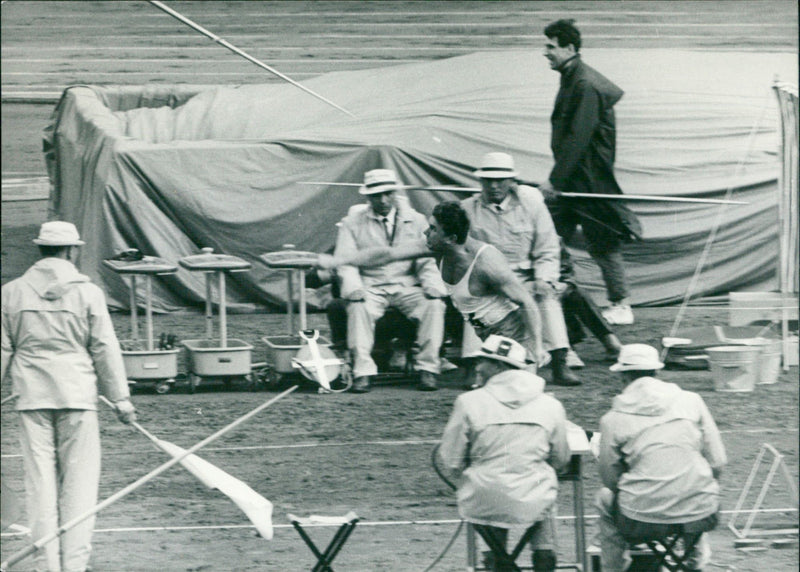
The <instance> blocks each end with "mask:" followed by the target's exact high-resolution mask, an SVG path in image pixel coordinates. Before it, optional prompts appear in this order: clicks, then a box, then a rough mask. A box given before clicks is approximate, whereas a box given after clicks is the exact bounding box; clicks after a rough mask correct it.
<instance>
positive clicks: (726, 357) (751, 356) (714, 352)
mask: <svg viewBox="0 0 800 572" xmlns="http://www.w3.org/2000/svg"><path fill="white" fill-rule="evenodd" d="M706 353H707V354H708V358H709V362H710V364H711V375H712V377H713V378H714V389H715V390H716V391H726V392H749V391H753V390H754V389H755V385H756V379H757V378H758V374H757V371H756V367H757V365H758V355H759V353H761V348H760V347H758V346H717V347H712V348H706Z"/></svg>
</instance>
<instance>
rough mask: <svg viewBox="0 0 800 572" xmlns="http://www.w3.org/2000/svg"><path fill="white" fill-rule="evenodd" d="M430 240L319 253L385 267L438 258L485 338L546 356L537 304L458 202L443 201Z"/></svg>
mask: <svg viewBox="0 0 800 572" xmlns="http://www.w3.org/2000/svg"><path fill="white" fill-rule="evenodd" d="M428 225H429V226H428V230H427V231H426V233H425V235H426V240H420V241H416V242H408V243H405V244H399V245H397V246H394V247H381V246H377V247H372V248H366V249H363V250H360V251H359V252H356V253H352V254H350V255H348V256H342V255H341V254H337V255H335V256H330V255H326V254H321V255H319V261H318V265H319V266H320V267H322V268H334V267H337V266H341V265H352V266H359V267H371V266H380V265H382V264H387V263H390V262H393V261H397V260H408V259H413V258H420V257H426V256H435V257H436V258H438V259H439V261H440V271H441V276H442V278H443V279H444V283H445V286H446V287H447V291H448V294H449V295H450V299H451V301H452V302H453V305H454V306H455V307H456V309H457V310H458V311H459V312H461V314H462V315H463V316H464V319H465V320H468V321H469V322H470V323H471V324H472V326H473V327H474V328H475V331H476V333H477V334H478V336H479V337H480V338H481V339H486V337H488V336H489V335H491V334H499V335H503V336H506V337H509V338H512V339H514V340H516V341H517V342H519V343H521V344H522V345H523V346H525V347H526V349H527V350H528V352H529V353H530V355H531V356H536V361H537V363H540V360H542V359H544V357H545V354H544V350H543V349H542V342H541V323H540V317H539V311H538V309H537V307H536V302H535V301H534V300H533V297H532V296H531V295H530V293H529V292H528V290H527V289H526V288H525V287H524V286H523V285H522V283H521V282H520V281H519V280H518V279H517V277H516V276H515V274H514V271H513V270H512V269H511V267H509V265H508V262H506V260H505V258H504V257H503V254H502V253H501V252H500V251H499V250H497V248H495V247H493V246H492V245H490V244H486V243H483V242H481V241H479V240H476V239H474V238H472V237H471V236H469V227H470V221H469V218H468V217H467V215H466V212H465V211H464V209H463V208H462V206H461V205H460V204H459V203H458V202H456V201H450V202H445V203H440V204H438V205H436V207H435V208H434V210H433V216H431V217H430V218H429V219H428Z"/></svg>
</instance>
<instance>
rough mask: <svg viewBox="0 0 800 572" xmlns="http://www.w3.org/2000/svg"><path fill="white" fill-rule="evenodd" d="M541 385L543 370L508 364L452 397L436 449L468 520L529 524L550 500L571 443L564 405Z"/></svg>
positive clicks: (538, 517) (508, 525)
mask: <svg viewBox="0 0 800 572" xmlns="http://www.w3.org/2000/svg"><path fill="white" fill-rule="evenodd" d="M543 390H544V380H543V379H542V378H541V377H538V376H537V375H534V374H532V373H529V372H526V371H522V370H509V371H505V372H502V373H499V374H497V375H495V376H493V377H492V378H491V379H489V381H488V382H487V383H486V385H484V386H483V387H482V388H480V389H477V390H474V391H468V392H466V393H463V394H461V395H459V396H458V398H456V402H455V405H454V407H453V412H452V414H451V415H450V419H449V421H448V422H447V426H446V427H445V429H444V434H443V435H442V441H441V445H440V447H439V456H440V459H441V464H442V467H444V468H445V470H446V471H447V472H448V473H449V474H450V476H452V477H454V478H456V479H457V480H458V483H457V484H458V493H457V498H458V511H459V513H460V514H461V516H462V518H464V519H465V520H467V521H469V522H472V523H475V524H485V525H490V526H498V527H501V528H511V527H514V526H530V525H531V524H533V523H534V522H537V521H539V520H542V518H544V515H545V512H546V511H547V510H548V509H549V508H550V507H551V506H552V505H553V503H554V502H555V500H556V493H557V491H558V478H557V476H556V470H558V469H560V468H562V467H563V466H565V465H566V464H567V463H568V462H569V459H570V450H569V445H568V444H567V428H566V414H565V412H564V407H563V406H562V405H561V403H560V402H559V401H558V400H557V399H555V398H554V397H552V396H550V395H546V394H544V392H543Z"/></svg>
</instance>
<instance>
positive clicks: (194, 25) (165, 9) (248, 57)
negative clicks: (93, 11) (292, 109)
mask: <svg viewBox="0 0 800 572" xmlns="http://www.w3.org/2000/svg"><path fill="white" fill-rule="evenodd" d="M148 2H150V4H152V5H153V6H155V7H156V8H158V9H159V10H161V11H163V12H166V13H167V14H169V15H170V16H172V17H173V18H176V19H177V20H180V21H181V22H183V23H184V24H186V25H187V26H189V27H190V28H193V29H195V30H197V31H198V32H200V33H201V34H203V35H204V36H206V37H208V38H210V39H212V40H214V41H215V42H216V43H218V44H219V45H220V46H223V47H225V48H228V49H229V50H231V51H232V52H234V53H235V54H238V55H240V56H242V57H243V58H244V59H246V60H248V61H250V62H252V63H254V64H256V65H257V66H258V67H260V68H262V69H265V70H267V71H268V72H270V73H273V74H275V75H276V76H278V77H279V78H281V79H282V80H284V81H287V82H289V83H290V84H292V85H293V86H295V87H299V88H300V89H302V90H303V91H305V92H306V93H308V94H309V95H313V96H314V97H316V98H317V99H319V100H320V101H324V102H325V103H327V104H328V105H330V106H332V107H335V108H336V109H338V110H339V111H341V112H342V113H346V114H347V115H349V116H350V117H353V118H354V117H355V115H353V114H352V113H350V112H349V111H347V110H346V109H345V108H344V107H342V106H340V105H337V104H335V103H334V102H332V101H331V100H330V99H327V98H325V97H323V96H321V95H320V94H318V93H316V92H314V91H312V90H310V89H309V88H307V87H305V86H304V85H302V84H300V83H298V82H296V81H295V80H293V79H292V78H290V77H289V76H287V75H284V74H282V73H281V72H279V71H278V70H276V69H275V68H273V67H271V66H268V65H267V64H265V63H264V62H262V61H260V60H257V59H256V58H254V57H253V56H251V55H250V54H248V53H247V52H245V51H244V50H240V49H239V48H237V47H236V46H234V45H233V44H231V43H230V42H228V41H226V40H224V39H222V38H220V37H219V36H217V35H216V34H213V33H212V32H209V31H208V30H206V29H205V28H204V27H203V26H201V25H200V24H197V23H195V22H193V21H192V20H190V19H189V18H187V17H186V16H184V15H183V14H180V13H178V12H176V11H175V10H173V9H172V8H170V7H169V6H165V5H164V4H163V3H161V2H158V0H148Z"/></svg>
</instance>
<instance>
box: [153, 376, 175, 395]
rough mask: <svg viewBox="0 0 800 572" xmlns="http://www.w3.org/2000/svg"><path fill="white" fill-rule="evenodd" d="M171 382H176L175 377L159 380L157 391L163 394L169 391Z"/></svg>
mask: <svg viewBox="0 0 800 572" xmlns="http://www.w3.org/2000/svg"><path fill="white" fill-rule="evenodd" d="M171 383H175V380H174V379H168V380H165V381H160V382H158V385H156V393H160V394H161V395H164V394H165V393H169V390H170V384H171Z"/></svg>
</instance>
